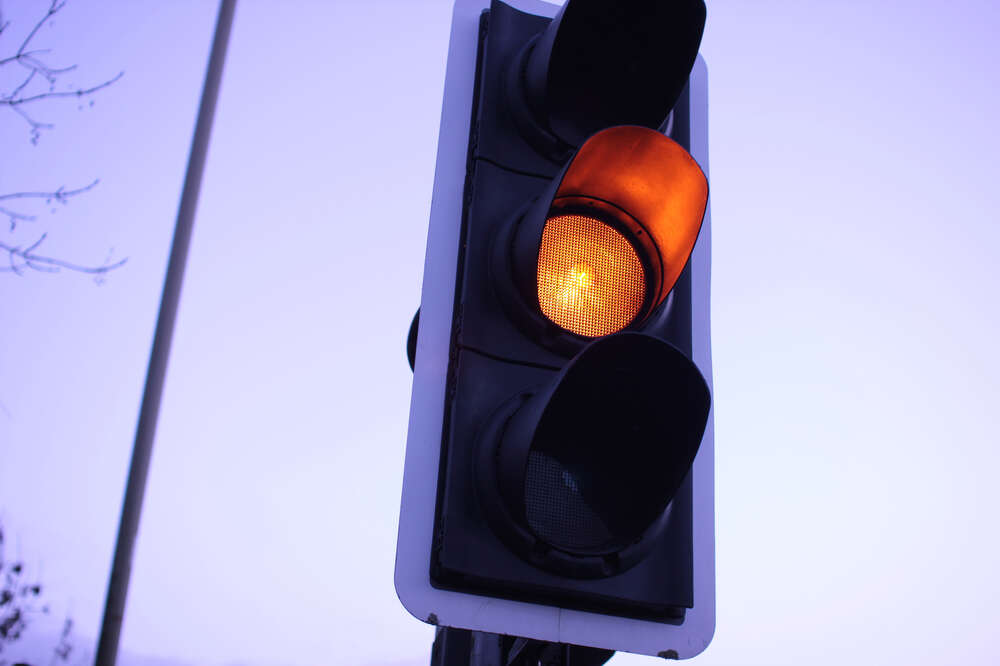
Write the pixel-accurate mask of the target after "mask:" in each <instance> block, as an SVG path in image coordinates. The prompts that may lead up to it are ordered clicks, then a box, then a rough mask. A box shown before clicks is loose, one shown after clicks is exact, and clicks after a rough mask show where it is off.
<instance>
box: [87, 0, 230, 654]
mask: <svg viewBox="0 0 1000 666" xmlns="http://www.w3.org/2000/svg"><path fill="white" fill-rule="evenodd" d="M235 11H236V0H222V2H221V3H220V5H219V13H218V18H217V20H216V24H215V37H214V38H213V40H212V51H211V54H210V56H209V59H208V70H207V72H206V73H205V85H204V88H203V89H202V94H201V106H200V108H199V109H198V120H197V123H196V125H195V130H194V138H193V139H192V141H191V152H190V154H189V157H188V166H187V175H186V176H185V178H184V189H183V190H182V192H181V201H180V205H179V207H178V210H177V223H176V225H175V227H174V239H173V244H172V245H171V248H170V259H169V262H168V264H167V275H166V278H164V282H163V294H162V296H161V298H160V312H159V315H158V317H157V320H156V332H155V333H154V335H153V348H152V351H150V354H149V367H148V369H147V371H146V386H145V388H144V389H143V393H142V405H141V406H140V408H139V422H138V424H137V425H136V432H135V441H134V442H133V445H132V458H131V461H130V463H129V472H128V481H127V482H126V485H125V498H124V500H123V501H122V513H121V520H120V522H119V525H118V540H117V542H116V543H115V554H114V559H113V561H112V564H111V576H110V577H109V580H108V592H107V597H106V599H105V605H104V616H103V617H102V619H101V634H100V638H99V640H98V644H97V655H96V657H95V664H97V666H114V664H115V662H116V660H117V659H118V642H119V639H120V637H121V629H122V620H123V619H124V617H125V600H126V597H127V595H128V584H129V578H130V577H131V573H132V555H133V553H134V552H135V541H136V536H137V534H138V532H139V516H140V514H141V513H142V500H143V496H144V495H145V492H146V477H147V476H148V475H149V463H150V459H151V458H152V455H153V439H154V437H155V435H156V422H157V419H158V417H159V413H160V398H161V397H162V395H163V384H164V380H165V379H166V374H167V360H168V358H169V356H170V343H171V340H172V339H173V334H174V322H175V320H176V319H177V306H178V304H179V302H180V297H181V285H182V283H183V282H184V268H185V265H186V264H187V254H188V248H189V247H190V245H191V231H192V228H193V227H194V214H195V209H196V208H197V206H198V193H199V192H200V190H201V177H202V173H203V172H204V170H205V159H206V157H207V154H208V142H209V137H210V136H211V134H212V120H213V119H214V117H215V104H216V101H217V100H218V97H219V86H220V83H221V81H222V68H223V64H224V63H225V60H226V47H227V46H228V44H229V33H230V31H231V29H232V24H233V14H234V12H235Z"/></svg>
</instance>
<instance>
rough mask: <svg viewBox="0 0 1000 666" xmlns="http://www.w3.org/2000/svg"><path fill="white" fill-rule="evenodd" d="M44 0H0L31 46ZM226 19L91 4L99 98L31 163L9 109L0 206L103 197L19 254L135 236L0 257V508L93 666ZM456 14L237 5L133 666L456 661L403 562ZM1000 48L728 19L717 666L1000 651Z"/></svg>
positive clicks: (894, 11)
mask: <svg viewBox="0 0 1000 666" xmlns="http://www.w3.org/2000/svg"><path fill="white" fill-rule="evenodd" d="M47 5H48V3H47V2H44V1H38V0H18V1H16V2H12V1H11V0H7V1H6V2H3V4H2V5H0V6H2V8H3V10H4V17H5V18H6V19H10V20H11V21H12V29H11V30H12V31H13V32H14V34H15V35H16V34H17V32H16V31H17V30H22V31H23V30H26V29H27V27H26V26H28V25H29V23H30V21H32V20H33V18H34V17H35V16H38V15H40V14H41V13H42V12H44V10H45V8H46V7H47ZM215 11H216V6H215V4H214V3H211V2H203V1H196V0H185V1H179V2H171V3H165V2H152V1H151V0H143V1H138V2H137V1H134V0H133V1H126V0H100V1H99V0H71V1H70V3H69V4H68V6H67V7H66V9H65V10H64V11H63V12H62V13H61V14H60V15H59V16H58V17H57V19H58V20H57V21H56V23H55V25H54V27H52V28H51V29H48V28H47V29H46V30H45V31H44V32H43V34H42V35H40V37H39V41H38V44H39V45H40V46H47V47H51V48H53V52H52V54H51V58H52V59H53V62H54V64H67V63H73V62H75V63H79V65H80V68H79V70H78V71H77V72H74V73H73V74H72V77H71V79H68V80H70V81H71V82H74V83H76V82H78V83H80V84H81V85H82V84H85V83H87V82H91V81H99V80H103V79H104V78H108V77H110V76H114V75H115V74H117V72H118V71H120V70H124V71H125V76H124V77H123V78H122V79H121V80H120V81H119V82H117V83H116V84H115V85H114V86H112V87H111V88H109V89H108V90H106V91H103V92H102V94H101V95H99V96H98V97H97V98H96V103H95V105H94V107H93V108H90V107H87V106H85V107H84V108H83V109H80V110H78V109H77V108H76V106H75V104H73V103H70V104H69V105H66V106H64V107H59V108H56V107H54V106H53V107H50V109H51V110H50V111H49V110H47V111H45V112H44V113H43V114H42V115H45V116H46V119H48V120H51V121H52V122H54V123H55V125H56V127H55V129H53V130H52V131H51V132H48V133H46V134H45V135H44V136H43V137H42V140H41V142H40V143H39V145H38V146H32V145H31V144H30V142H29V141H28V132H27V129H26V126H25V125H24V124H23V122H22V121H21V120H20V119H19V118H18V117H17V116H16V115H15V114H13V113H10V112H8V113H6V114H4V115H0V191H3V192H7V191H14V190H19V189H37V188H43V187H58V186H59V185H66V186H67V187H72V186H76V185H79V184H85V183H87V182H89V181H90V180H92V179H93V178H95V177H99V178H100V179H101V183H100V185H99V186H98V187H97V188H95V189H94V190H93V191H92V192H89V193H87V194H86V195H84V196H81V197H79V198H77V199H75V200H73V201H71V202H70V203H69V204H68V205H66V206H57V207H56V208H57V212H56V213H54V214H48V213H45V212H44V210H42V211H39V212H40V213H41V215H40V217H39V220H38V221H37V222H35V223H33V224H34V225H35V226H34V227H30V226H29V225H28V224H25V225H22V226H21V228H19V229H18V230H17V231H16V232H15V233H14V234H9V233H8V232H7V231H6V230H0V234H6V235H5V236H3V238H4V239H5V240H6V241H8V242H9V241H11V240H12V239H16V240H17V242H28V241H29V237H31V238H33V237H37V236H32V234H37V233H38V232H39V231H43V230H48V231H49V232H50V240H49V241H47V244H48V245H47V247H48V250H49V252H50V253H52V254H55V255H59V256H61V257H64V258H67V259H73V260H77V261H80V262H91V263H99V262H100V261H101V260H103V259H104V257H105V255H107V253H108V251H109V249H111V248H114V253H115V254H114V256H115V257H128V263H127V264H126V265H125V266H124V267H123V268H121V269H119V270H117V271H115V272H114V273H112V274H111V275H110V276H108V278H107V280H106V281H105V282H104V283H103V284H101V285H95V284H94V282H93V281H92V280H91V279H90V278H88V277H86V276H81V275H77V274H72V273H61V274H58V275H47V274H41V273H30V272H29V273H27V274H26V275H24V276H23V277H18V276H15V275H12V274H9V273H0V323H2V326H0V519H2V522H3V525H4V527H5V528H6V530H7V532H8V537H9V538H11V542H10V543H9V544H8V553H9V554H10V553H15V552H16V554H17V555H18V556H20V557H22V558H23V559H24V560H25V561H26V562H27V563H28V564H29V566H30V567H31V570H32V572H33V573H35V574H37V575H38V576H40V577H41V578H42V579H43V582H44V583H45V584H46V586H47V591H48V594H49V598H50V599H51V601H52V605H53V612H54V614H55V615H56V618H54V619H53V620H52V621H51V622H48V623H46V622H39V623H37V625H36V627H35V634H36V638H37V637H38V636H43V637H44V636H47V635H51V633H52V632H54V631H56V630H57V629H58V626H59V624H60V622H59V620H61V618H62V616H63V615H64V614H66V613H69V614H71V615H72V616H73V618H74V619H75V620H76V622H77V626H76V630H75V634H76V636H77V645H78V647H79V648H80V651H81V656H84V655H85V654H86V653H88V652H92V650H93V645H94V637H95V636H96V633H97V630H98V626H99V622H100V614H101V609H102V605H103V598H104V592H105V586H106V577H107V572H108V568H109V565H110V560H111V553H112V547H113V543H114V536H115V530H116V527H117V522H118V512H119V507H120V502H121V497H122V492H123V488H124V479H125V472H126V467H127V463H128V455H129V452H130V449H131V444H132V437H133V430H134V425H135V418H136V412H137V409H138V405H139V400H140V397H141V389H142V383H143V380H144V372H145V365H146V361H147V356H148V350H149V345H150V342H151V339H152V331H153V326H154V322H155V316H156V309H157V305H158V299H159V291H160V288H161V284H162V279H163V274H164V270H165V265H166V257H167V252H168V247H169V239H170V235H171V233H172V226H173V221H174V215H175V212H176V205H177V200H178V197H179V193H180V186H181V182H182V179H183V170H184V166H185V161H186V158H187V150H188V146H189V143H190V136H191V131H192V129H193V126H194V119H195V113H196V107H197V102H198V96H199V94H200V88H201V82H202V77H203V74H204V67H205V63H206V61H207V55H208V48H209V43H210V39H211V32H212V28H213V23H214V18H215ZM450 20H451V2H450V0H442V1H440V2H438V1H434V2H431V1H426V2H418V1H415V0H405V1H404V0H397V1H394V2H387V1H376V0H370V1H368V2H360V1H354V0H351V1H347V0H334V1H330V0H327V1H320V0H313V1H306V0H296V1H292V0H289V1H287V2H281V3H275V2H265V1H263V0H241V2H240V4H239V6H238V8H237V13H236V22H235V25H234V31H233V36H232V42H231V44H230V51H229V58H228V62H227V70H226V74H225V78H224V81H223V87H222V92H221V98H220V102H219V107H218V114H217V117H216V125H215V132H214V135H213V142H212V147H211V153H210V155H209V161H208V166H207V171H206V174H205V180H204V184H203V189H202V198H201V203H200V207H199V211H198V218H197V222H196V228H195V234H194V239H193V246H192V250H191V255H190V260H189V265H188V272H187V279H186V282H185V287H184V295H183V299H182V302H181V309H180V315H179V318H178V322H177V331H176V336H175V340H174V347H173V353H172V358H171V366H170V372H169V377H168V381H167V385H166V391H165V396H164V401H163V405H162V411H161V418H160V429H159V433H158V437H157V441H156V450H155V453H154V458H153V466H152V471H151V475H150V480H149V486H148V492H147V496H146V506H145V511H144V514H143V521H142V528H141V533H140V540H139V544H138V549H137V553H136V560H135V563H134V572H133V578H132V587H131V590H130V596H129V604H128V612H127V618H126V622H125V627H124V632H123V642H122V645H123V649H124V650H125V651H126V652H127V653H128V655H129V656H128V657H127V658H124V659H123V660H122V662H121V663H123V664H124V665H127V664H130V663H133V664H138V663H140V662H139V660H138V657H135V656H134V655H149V656H155V657H157V658H159V659H161V660H162V661H159V662H157V663H160V664H163V665H164V666H166V665H168V664H177V665H180V664H207V665H212V664H218V665H221V664H259V665H263V664H295V665H309V664H334V663H336V664H359V665H369V666H376V665H378V666H386V665H392V666H416V665H421V666H422V665H424V664H427V663H428V655H429V650H430V644H431V640H432V635H433V631H432V629H431V628H430V627H428V626H426V625H424V624H422V623H420V622H418V621H417V620H415V619H413V618H412V617H411V616H410V615H409V614H408V613H407V612H406V611H405V610H404V609H403V608H402V606H401V605H400V603H399V602H398V600H397V599H396V596H395V591H394V589H393V583H392V571H393V558H394V549H395V538H396V521H397V517H398V509H399V507H398V503H399V491H400V482H401V476H402V463H403V447H404V442H405V435H406V422H407V414H408V408H409V389H410V372H409V368H408V366H407V364H406V361H405V354H404V339H405V334H406V330H407V327H408V325H409V321H410V317H411V316H412V314H413V310H414V309H415V307H416V306H417V303H418V300H419V293H420V276H421V272H422V269H423V255H424V240H425V235H426V229H427V216H428V212H429V209H430V194H431V184H432V177H433V168H434V158H435V149H436V142H437V132H438V122H439V117H440V105H441V93H442V87H443V82H444V72H445V56H446V53H447V39H448V35H449V31H450ZM998 31H1000V6H998V5H997V4H996V3H994V2H986V1H982V2H972V1H966V2H961V1H960V2H953V3H938V2H933V3H932V2H923V1H920V2H918V1H913V2H888V1H886V2H880V3H871V2H860V1H843V2H828V1H823V0H811V1H805V0H787V1H783V2H779V1H777V0H761V1H758V2H746V1H737V0H730V1H726V0H710V2H709V14H708V25H707V27H706V33H705V39H704V42H703V48H702V53H703V55H704V56H705V59H706V61H707V63H708V68H709V91H710V92H709V94H710V99H709V103H710V107H709V108H710V154H711V172H710V180H711V185H712V211H713V219H712V226H713V243H714V247H713V303H712V315H713V353H714V380H715V419H716V423H715V425H716V460H717V481H716V487H717V558H718V622H717V630H716V635H715V639H714V642H713V643H712V645H711V646H710V647H709V648H708V650H707V651H706V652H705V653H704V654H703V655H702V656H700V657H698V658H697V660H696V661H697V662H698V663H701V664H705V666H716V665H717V666H722V665H728V664H742V665H751V664H760V665H762V666H763V665H784V664H787V665H789V666H791V665H793V664H795V665H798V664H814V665H818V666H825V665H835V664H843V663H851V664H873V665H874V664H897V663H898V664H908V665H911V666H917V665H921V664H928V665H929V664H969V665H975V664H991V663H996V662H997V661H998V660H1000V639H998V638H997V637H996V628H997V627H998V626H1000V606H998V605H997V604H996V599H997V598H998V597H1000V573H998V570H997V566H996V565H997V562H1000V537H998V536H997V532H996V527H995V524H996V523H997V515H998V512H1000V484H998V483H997V482H996V470H997V469H998V468H1000V435H998V431H1000V428H998V426H1000V416H998V414H1000V410H998V408H997V407H996V405H995V403H996V401H997V398H998V396H1000V379H998V377H1000V351H998V346H997V344H996V339H997V337H998V329H1000V326H998V324H1000V306H998V301H1000V298H998V293H1000V271H998V268H997V265H996V260H995V259H994V257H995V256H996V254H997V248H998V247H1000V214H998V210H1000V206H998V204H1000V186H998V181H1000V167H998V161H997V155H998V154H1000V132H998V131H997V129H996V118H998V117H1000V81H998V78H1000V77H998V76H997V66H996V63H997V62H1000V46H998V45H997V44H998V43H997V41H996V34H997V33H998ZM21 34H23V33H21ZM7 40H9V41H7ZM10 41H14V38H13V37H9V36H8V35H7V34H4V35H0V51H3V50H4V49H9V48H10V46H9V45H10ZM0 110H2V109H0ZM39 111H40V112H41V107H39ZM26 644H27V643H26ZM42 644H43V641H42V639H41V638H37V640H36V641H35V642H34V643H32V644H31V645H32V647H31V649H33V650H41V649H42V648H41V647H40V646H41V645H42ZM143 663H145V662H143ZM610 663H611V664H613V665H618V666H624V665H626V664H635V665H640V664H654V663H659V662H658V660H654V659H651V658H648V657H636V656H629V655H618V656H616V657H614V659H613V660H612V661H611V662H610Z"/></svg>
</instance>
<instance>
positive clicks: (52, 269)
mask: <svg viewBox="0 0 1000 666" xmlns="http://www.w3.org/2000/svg"><path fill="white" fill-rule="evenodd" d="M66 2H67V0H51V2H50V4H49V7H48V9H47V10H46V11H45V13H44V15H42V16H41V17H40V18H39V19H38V20H37V21H35V23H34V24H33V25H32V26H31V28H30V30H28V32H27V34H25V35H24V37H23V39H22V41H21V43H20V46H18V47H17V50H16V51H14V52H13V53H11V52H10V51H9V50H8V51H7V53H6V54H0V68H8V67H20V68H23V70H24V72H25V73H24V75H23V77H22V76H21V75H20V74H18V73H17V72H15V71H11V70H5V71H6V72H8V73H10V74H11V75H12V76H8V77H7V79H6V80H8V81H10V85H11V86H13V87H12V88H6V89H0V107H7V108H9V109H10V110H11V111H13V112H14V113H16V114H17V115H19V116H20V117H21V118H22V119H23V120H24V122H26V123H27V124H28V128H29V137H30V140H31V143H32V144H37V143H38V141H39V139H40V138H41V136H42V132H43V131H45V130H49V129H52V128H53V127H54V125H53V124H52V123H50V122H45V121H43V120H40V119H38V117H37V116H36V115H35V114H36V112H40V111H39V109H40V108H49V107H48V106H46V102H52V103H58V101H59V100H66V99H74V98H75V99H82V98H84V97H90V96H92V95H94V94H96V93H98V92H99V91H101V90H103V89H105V88H107V87H109V86H110V85H112V84H113V83H115V82H117V81H118V80H119V79H121V78H122V76H123V75H124V72H119V73H118V74H117V75H116V76H114V77H112V78H110V79H107V80H105V81H102V82H100V83H97V84H95V85H90V86H63V85H60V83H61V79H60V77H62V76H64V75H65V74H67V73H69V72H72V71H74V70H76V68H77V66H76V65H75V64H73V65H68V66H61V65H54V64H52V63H51V62H50V61H49V58H50V55H51V51H52V50H51V49H49V48H43V47H35V46H33V41H34V40H35V39H36V38H37V37H39V35H40V31H41V29H42V28H43V27H44V26H45V25H46V24H48V25H51V24H52V19H53V17H54V16H55V15H56V14H58V13H59V12H60V11H61V10H62V9H63V7H65V6H66ZM9 26H10V21H6V20H4V17H3V15H2V10H0V34H4V33H5V31H8V30H9ZM7 34H9V32H8V33H7ZM15 43H16V42H15ZM15 84H16V85H15ZM93 104H94V102H93V100H91V102H90V105H91V106H93ZM29 106H30V107H31V108H32V109H33V111H32V112H30V113H29V111H28V107H29ZM97 183H98V180H96V179H95V180H94V181H93V182H91V183H89V184H87V185H84V186H83V187H78V188H75V189H67V188H66V186H65V185H63V186H61V187H59V188H57V189H54V190H38V191H29V190H25V191H18V192H10V193H7V194H0V219H3V218H4V217H6V219H7V222H8V227H9V229H8V231H9V232H14V231H15V230H16V229H17V227H18V225H19V224H20V223H27V222H37V221H38V219H39V216H38V214H37V213H36V208H38V207H40V206H41V205H42V203H41V202H42V201H44V204H45V205H52V204H53V203H61V204H63V205H66V204H67V203H68V201H69V200H70V199H71V198H72V197H76V196H79V195H81V194H84V193H86V192H88V191H90V190H92V189H93V188H94V187H96V186H97ZM51 212H55V211H54V210H52V211H51ZM47 238H48V233H47V232H46V233H42V234H41V236H39V237H38V238H37V239H36V240H34V242H32V243H30V244H25V243H24V242H20V241H15V240H12V239H7V240H6V241H3V242H0V253H6V254H7V261H6V264H7V265H6V266H3V265H2V264H0V273H14V274H15V275H24V274H25V273H26V272H27V271H37V272H41V273H57V272H59V271H61V270H67V271H74V272H77V273H86V274H90V275H93V276H94V277H95V279H97V280H98V281H100V280H101V279H102V277H103V276H104V275H106V274H107V273H108V272H109V271H112V270H114V269H116V268H119V267H121V266H122V265H124V264H125V262H126V259H120V260H114V261H113V260H112V256H111V254H110V253H109V255H108V257H107V258H106V259H105V260H104V262H103V263H101V264H99V265H93V266H90V265H83V264H79V263H76V262H71V261H67V260H65V259H60V258H58V257H53V256H49V255H47V254H39V252H38V249H39V247H40V246H41V245H42V243H44V242H45V240H46V239H47ZM0 261H2V254H0Z"/></svg>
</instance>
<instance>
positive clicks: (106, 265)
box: [0, 234, 128, 278]
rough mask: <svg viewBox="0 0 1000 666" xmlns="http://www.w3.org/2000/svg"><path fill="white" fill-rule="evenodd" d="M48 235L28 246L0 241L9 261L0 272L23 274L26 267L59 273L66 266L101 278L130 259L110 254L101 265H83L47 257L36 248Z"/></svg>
mask: <svg viewBox="0 0 1000 666" xmlns="http://www.w3.org/2000/svg"><path fill="white" fill-rule="evenodd" d="M47 237H48V234H42V235H41V236H40V237H39V238H38V240H36V241H35V242H34V243H32V244H31V245H28V246H27V247H22V246H20V245H10V244H8V243H4V242H3V241H0V252H6V253H7V261H8V265H7V266H0V272H3V273H15V274H17V275H23V274H24V271H25V269H32V270H36V271H41V272H43V273H58V272H59V271H60V270H61V269H63V268H65V269H66V270H70V271H76V272H77V273H89V274H90V275H93V276H95V277H96V278H100V277H102V276H103V275H105V274H106V273H108V272H110V271H113V270H115V269H116V268H121V267H122V266H124V265H125V262H127V261H128V258H127V257H126V258H124V259H119V260H118V261H114V262H112V261H111V257H110V255H109V256H108V257H107V258H105V260H104V262H103V263H102V264H101V265H99V266H81V265H79V264H74V263H72V262H69V261H64V260H62V259H56V258H54V257H47V256H45V255H41V254H38V253H36V252H35V250H37V249H38V248H39V247H40V246H41V245H42V243H44V242H45V240H46V238H47Z"/></svg>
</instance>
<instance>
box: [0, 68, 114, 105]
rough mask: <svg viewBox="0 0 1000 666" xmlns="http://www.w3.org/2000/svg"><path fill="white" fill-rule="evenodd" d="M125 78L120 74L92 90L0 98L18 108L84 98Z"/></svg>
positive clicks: (82, 89)
mask: <svg viewBox="0 0 1000 666" xmlns="http://www.w3.org/2000/svg"><path fill="white" fill-rule="evenodd" d="M35 71H41V68H35ZM51 71H55V70H51ZM63 71H67V70H63ZM123 76H125V72H118V74H117V75H116V76H115V77H114V78H111V79H108V80H107V81H105V82H104V83H98V84H97V85H96V86H92V87H90V88H80V89H78V90H64V91H52V92H44V93H37V94H35V95H31V96H29V97H16V98H10V97H3V98H0V105H6V106H12V107H16V106H20V105H21V104H29V103H31V102H37V101H38V100H41V99H53V98H56V97H83V96H85V95H92V94H94V93H95V92H97V91H98V90H101V89H102V88H107V87H108V86H110V85H111V84H112V83H114V82H115V81H117V80H118V79H120V78H122V77H123Z"/></svg>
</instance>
